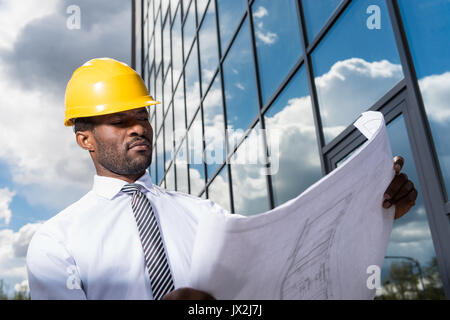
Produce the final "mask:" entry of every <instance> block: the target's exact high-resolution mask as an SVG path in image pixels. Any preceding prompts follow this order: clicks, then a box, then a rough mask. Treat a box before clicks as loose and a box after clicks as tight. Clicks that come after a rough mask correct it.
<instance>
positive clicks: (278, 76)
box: [252, 0, 303, 103]
mask: <svg viewBox="0 0 450 320" xmlns="http://www.w3.org/2000/svg"><path fill="white" fill-rule="evenodd" d="M295 1H296V0H283V1H271V0H257V1H255V2H254V3H253V6H252V10H253V21H254V29H255V30H254V31H255V39H256V48H257V53H258V63H259V72H260V77H261V86H262V96H263V103H265V102H266V101H267V100H268V99H269V98H270V96H271V95H272V94H273V92H274V91H275V89H276V88H277V87H278V86H279V85H280V83H281V82H282V80H283V79H284V78H285V77H286V75H287V74H288V72H289V71H290V69H291V68H292V67H293V65H294V64H295V63H296V62H297V61H298V59H299V58H300V57H301V55H302V52H303V50H302V46H301V42H300V30H299V25H298V15H297V6H296V4H295Z"/></svg>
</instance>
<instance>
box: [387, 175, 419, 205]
mask: <svg viewBox="0 0 450 320" xmlns="http://www.w3.org/2000/svg"><path fill="white" fill-rule="evenodd" d="M413 189H414V183H412V181H411V180H408V181H406V182H405V183H404V184H403V186H402V187H401V188H400V190H399V191H398V192H397V194H395V195H394V197H393V198H392V200H391V202H392V203H394V204H395V203H397V201H398V200H400V199H402V198H403V197H404V196H406V195H407V194H408V193H410V192H411V191H412V190H413Z"/></svg>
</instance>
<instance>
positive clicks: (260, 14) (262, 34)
mask: <svg viewBox="0 0 450 320" xmlns="http://www.w3.org/2000/svg"><path fill="white" fill-rule="evenodd" d="M268 15H269V12H268V11H267V9H266V8H264V7H258V9H257V10H256V11H255V12H254V13H253V16H254V17H255V26H256V28H255V35H256V37H257V38H258V39H259V40H260V41H261V42H262V43H264V44H266V45H272V44H274V43H275V42H276V41H277V40H278V35H277V34H276V33H274V32H271V31H269V30H267V31H266V30H265V29H264V23H263V21H262V18H264V17H266V16H268ZM258 44H259V43H258Z"/></svg>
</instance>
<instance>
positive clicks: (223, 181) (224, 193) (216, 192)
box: [208, 166, 231, 211]
mask: <svg viewBox="0 0 450 320" xmlns="http://www.w3.org/2000/svg"><path fill="white" fill-rule="evenodd" d="M229 190H230V189H229V187H228V171H227V167H226V166H225V167H223V168H222V170H221V171H220V173H219V174H218V175H217V177H216V178H215V179H214V181H213V182H211V184H210V185H209V187H208V198H209V199H211V200H212V201H214V202H215V203H217V204H218V205H219V206H221V207H222V208H224V209H226V210H228V211H231V205H230V192H229Z"/></svg>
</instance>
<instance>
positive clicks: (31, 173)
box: [0, 0, 450, 291]
mask: <svg viewBox="0 0 450 320" xmlns="http://www.w3.org/2000/svg"><path fill="white" fill-rule="evenodd" d="M440 1H441V2H439V1H438V0H432V1H429V2H427V3H434V4H436V3H441V4H442V3H444V2H445V3H448V2H446V1H444V0H440ZM184 2H186V1H184ZM304 2H305V15H306V17H307V21H306V22H307V27H309V29H308V35H309V38H311V39H312V38H314V36H315V35H316V34H317V32H318V31H319V29H320V27H321V25H322V24H323V22H324V21H326V20H327V18H328V17H329V15H330V14H331V13H332V12H333V10H334V8H335V7H336V6H337V5H338V4H339V1H336V0H334V1H331V0H327V1H323V2H320V3H319V2H318V1H315V0H311V1H304ZM400 2H402V1H400ZM204 3H205V1H202V7H203V8H204ZM73 4H75V5H78V6H79V7H80V10H81V24H80V29H74V30H71V29H68V28H67V20H68V18H69V17H70V14H68V13H67V8H68V6H69V5H73ZM372 4H376V5H378V6H379V7H380V13H381V16H380V17H381V28H380V29H374V30H373V29H368V28H367V25H366V21H367V19H368V17H369V15H368V14H367V12H366V9H367V7H368V6H369V5H372ZM321 6H323V7H321ZM436 6H437V5H436ZM436 6H435V7H433V6H432V5H430V6H428V7H427V9H428V10H429V12H433V14H435V15H436V14H439V10H438V9H439V8H440V9H441V10H440V11H441V13H440V14H442V15H443V16H445V14H446V13H449V12H450V9H449V8H448V5H445V6H442V7H445V8H446V10H447V11H445V10H442V7H439V6H437V7H436ZM436 8H438V9H436ZM244 9H245V5H244V2H243V1H241V2H240V1H233V2H231V1H219V10H221V11H219V18H220V25H222V26H226V28H222V29H221V33H220V34H221V35H222V36H224V37H225V41H223V42H222V52H224V51H225V48H226V45H227V44H228V43H229V41H231V36H232V33H233V32H234V30H235V28H236V27H237V26H238V23H239V19H240V18H241V17H242V13H243V10H244ZM252 9H253V19H254V28H255V40H256V49H257V57H258V70H259V72H260V80H261V85H262V88H263V92H262V99H263V104H265V103H267V101H269V99H270V98H271V97H272V95H273V93H274V91H275V89H276V87H277V86H278V85H279V84H280V82H281V81H282V80H283V79H284V78H285V77H286V75H287V73H288V72H289V70H290V69H291V68H292V66H294V64H295V63H296V61H297V60H298V58H299V57H300V56H301V54H302V47H301V42H300V38H299V34H298V33H297V32H292V30H297V31H298V24H297V20H296V15H295V6H294V5H293V1H286V2H283V4H282V5H280V4H279V3H278V2H275V1H268V0H255V1H254V3H253V8H252ZM347 9H348V10H346V12H345V13H344V15H343V16H344V17H347V19H346V20H345V21H342V22H338V23H337V24H336V26H335V28H334V29H333V30H332V31H331V33H330V36H326V37H325V38H324V39H325V41H324V43H323V44H319V46H318V47H317V50H316V51H315V53H314V54H313V55H312V63H313V68H314V70H315V72H316V73H315V83H316V86H317V89H318V96H319V103H320V111H321V116H322V121H323V123H324V125H325V132H324V133H325V136H326V139H327V141H330V140H332V139H333V138H334V137H335V136H336V135H338V134H339V133H340V132H341V131H342V130H343V129H344V128H345V127H346V126H348V125H349V124H350V123H351V122H352V121H353V120H355V119H356V117H357V116H358V114H359V113H360V112H361V111H364V110H365V109H367V108H369V107H370V106H371V105H372V104H373V103H374V102H376V101H377V100H378V99H379V98H381V96H382V95H384V94H385V93H386V92H387V91H388V90H389V89H390V88H392V87H393V86H394V85H395V84H396V83H398V81H400V80H401V79H402V78H403V70H402V67H401V64H400V59H399V57H398V52H397V51H396V49H395V42H394V39H393V35H392V29H391V27H390V24H389V20H388V15H387V11H386V7H385V4H384V1H381V0H371V1H366V0H364V1H363V0H360V1H357V2H356V4H354V5H350V6H349V8H347ZM214 10H215V9H214V8H212V7H211V6H210V7H209V8H208V11H207V14H206V18H205V24H204V25H203V26H202V28H201V29H200V39H199V41H200V52H199V53H197V52H196V47H194V49H193V51H192V52H191V53H190V55H189V56H187V53H186V52H185V57H186V58H187V59H189V60H188V66H187V70H188V72H187V75H186V79H185V80H186V95H187V97H186V100H187V101H190V102H192V101H193V102H194V103H190V104H189V105H188V117H189V119H188V120H193V119H194V114H195V110H196V106H197V104H198V101H199V94H200V93H199V92H200V90H201V91H202V92H203V94H204V95H205V94H206V98H205V101H204V121H205V134H206V135H207V137H206V138H207V142H208V144H209V146H210V148H211V149H215V150H218V149H221V148H222V149H223V148H224V147H223V146H224V141H223V138H221V136H222V134H221V133H222V132H223V130H224V126H225V123H224V121H225V120H224V116H223V113H222V110H223V106H222V92H221V90H222V89H221V85H220V83H219V82H218V77H216V78H215V79H213V78H212V76H213V75H214V71H215V70H216V68H217V64H218V56H217V52H218V48H217V44H216V42H217V33H216V30H215V20H214V19H212V18H211V17H214ZM402 10H403V9H402ZM417 10H424V9H423V8H419V7H418V9H417ZM433 10H434V11H433ZM427 12H428V11H427ZM436 12H437V13H436ZM442 12H446V13H442ZM172 13H174V11H173V10H172ZM403 14H404V15H405V16H406V15H408V16H409V15H411V19H412V20H413V21H414V17H415V16H417V15H418V13H417V12H415V11H414V10H412V9H411V10H409V11H408V10H407V9H405V10H404V13H403ZM281 15H283V16H282V19H280V16H281ZM177 17H178V18H179V13H178V16H177ZM130 18H131V13H130V4H129V1H125V0H114V1H111V0H98V1H95V2H94V1H89V0H83V1H82V0H73V1H63V0H45V1H39V2H37V1H34V0H22V1H13V0H0V92H2V95H1V96H0V108H1V111H2V117H1V118H0V144H1V145H2V148H1V149H0V279H4V280H5V282H6V283H7V285H8V288H9V289H10V291H11V290H13V289H14V288H15V287H16V288H19V287H23V286H26V269H25V254H26V248H27V246H28V243H29V241H30V239H31V237H32V235H33V233H34V232H35V230H37V228H38V227H39V225H40V224H42V223H43V222H44V221H46V220H48V219H49V218H51V217H52V216H54V215H55V214H57V213H58V212H59V211H61V210H62V209H64V208H65V207H67V206H68V205H70V204H71V203H73V202H74V201H76V200H78V199H79V198H80V197H81V196H82V195H83V194H84V193H86V192H87V191H88V190H89V189H90V187H91V183H92V175H93V174H94V168H93V166H92V164H91V160H90V159H89V157H88V155H87V154H86V153H85V152H83V151H82V150H81V149H80V148H79V147H78V146H77V145H76V143H75V139H74V134H73V132H72V130H71V129H70V128H66V127H64V126H63V119H64V91H65V86H66V84H67V82H68V80H69V79H70V76H71V74H72V72H73V71H74V70H75V69H76V68H77V67H78V66H80V65H82V64H83V63H84V62H86V61H87V60H89V59H92V58H96V57H105V56H108V57H112V58H115V59H118V60H120V61H123V62H125V63H128V64H129V63H130V60H131V59H130V53H131V47H130V46H131V40H130V34H131V30H130V23H131V22H130V21H131V20H130ZM188 21H192V18H191V19H188ZM434 21H439V19H435V20H433V22H434ZM431 22H432V21H430V20H429V19H428V20H424V21H422V22H421V23H422V24H423V25H433V23H431ZM434 24H438V22H434ZM175 25H176V26H177V24H175ZM407 25H408V24H407ZM178 26H179V25H178ZM447 27H448V26H447ZM249 28H250V25H249V23H248V21H247V20H246V21H244V24H243V25H242V27H241V30H240V32H239V34H238V36H237V37H236V39H235V41H234V42H233V46H232V47H231V49H230V51H229V52H228V55H227V57H226V59H225V61H224V65H223V66H224V68H223V70H224V80H225V83H224V88H225V100H226V103H227V106H228V108H229V109H228V110H229V111H228V112H229V113H228V114H227V121H228V122H227V124H228V127H229V128H230V129H232V130H234V131H231V133H230V134H231V135H230V143H234V142H235V141H237V138H239V137H241V136H242V133H243V130H245V129H246V128H247V127H248V125H249V124H250V123H251V121H252V120H253V119H254V118H255V116H256V112H257V109H256V108H258V104H257V101H258V97H257V91H256V87H255V78H254V77H255V69H254V67H255V66H254V64H253V60H252V59H253V56H252V54H251V46H250V42H249V39H250V37H251V36H250V32H249ZM411 28H412V27H411ZM430 28H431V27H430ZM435 28H436V29H437V30H442V29H443V27H442V26H437V27H435ZM444 29H445V28H444ZM445 30H447V31H444V32H443V33H433V34H435V35H436V37H437V38H439V37H441V38H442V37H445V36H446V35H448V29H445ZM408 35H409V36H410V37H411V41H412V42H413V43H418V44H419V45H415V46H414V52H415V54H414V59H416V60H417V61H420V63H421V66H420V69H419V70H425V71H423V72H420V73H418V75H419V85H420V87H421V90H422V94H423V97H424V101H425V102H426V106H427V110H431V111H430V112H429V119H430V121H431V122H432V129H433V130H435V132H436V133H437V134H436V135H437V136H439V134H440V133H441V132H444V133H446V134H447V135H445V134H442V136H448V128H449V125H450V113H449V112H448V107H447V105H448V103H447V101H448V99H449V96H448V92H450V76H449V74H450V68H449V66H448V64H445V63H444V61H447V62H448V57H447V56H445V55H444V54H440V55H439V57H438V59H436V60H434V59H429V56H428V55H429V52H426V50H423V49H421V45H420V43H423V42H425V41H427V40H428V39H429V38H432V37H429V33H425V32H424V33H421V32H420V33H418V32H410V33H408ZM172 37H173V39H174V43H175V42H176V43H178V41H181V38H180V36H179V34H177V33H174V32H173V31H172ZM428 41H431V40H428ZM187 42H188V43H190V42H189V41H187ZM436 43H438V44H439V46H443V45H442V41H440V42H439V41H436ZM174 47H175V44H174ZM416 47H417V48H416ZM176 48H179V47H176ZM438 48H439V49H440V50H446V49H450V48H448V41H447V45H446V47H438ZM438 52H439V53H442V52H444V51H442V52H441V51H438ZM446 52H448V50H447V51H446ZM172 54H173V56H174V57H176V59H180V58H182V53H181V50H174V51H173V52H172ZM197 54H199V56H200V61H201V66H202V70H201V76H202V83H200V79H199V77H198V74H197V75H196V74H195V72H191V71H190V70H193V67H195V65H196V63H197V58H196V56H195V55H197ZM162 60H163V59H162ZM424 61H425V62H424ZM180 68H181V66H180V64H179V63H175V64H174V67H173V74H174V79H173V82H174V85H175V84H176V83H177V80H178V75H179V74H180ZM157 79H158V80H157V85H158V87H157V88H149V89H150V91H151V92H152V94H154V95H155V98H156V99H161V97H162V96H163V92H164V95H166V91H167V89H164V84H163V82H162V77H161V73H160V74H159V77H158V78H157ZM209 81H212V82H213V85H212V86H211V87H208V83H209ZM181 83H182V82H181ZM179 88H181V90H180V89H178V90H177V91H176V94H175V97H174V101H173V106H172V107H173V108H174V110H175V113H174V114H175V117H174V120H175V128H178V127H179V126H180V124H181V123H184V113H181V112H179V110H180V106H182V104H183V103H184V102H182V101H183V100H184V98H183V96H182V90H183V88H182V87H179ZM208 88H209V90H208V91H207V92H206V89H208ZM3 93H6V94H3ZM180 93H181V94H180ZM164 107H165V108H167V107H169V106H166V105H165V106H164ZM157 110H158V111H157V112H161V111H160V110H162V109H157ZM164 110H167V109H164ZM177 111H178V112H177ZM264 117H265V123H266V127H267V128H271V129H274V130H278V133H279V135H280V136H281V137H283V140H281V142H280V144H279V146H278V148H279V155H280V158H279V171H278V172H276V173H274V175H273V177H272V180H273V184H274V194H275V201H276V203H277V204H281V203H283V202H285V201H287V200H289V199H290V198H292V197H294V196H295V195H297V194H299V193H301V192H302V191H303V190H305V189H306V188H307V187H308V186H309V185H311V184H312V183H314V182H315V181H317V180H318V179H319V178H320V174H321V173H320V172H321V171H320V163H319V161H318V151H317V141H316V134H315V128H314V121H313V120H312V105H311V98H310V94H309V89H308V84H307V81H306V74H305V70H304V68H300V70H299V71H298V72H297V73H296V74H295V75H294V76H293V77H292V79H291V81H290V83H289V84H288V85H287V87H286V90H285V91H284V92H283V94H281V95H280V96H279V97H277V99H276V100H275V101H274V103H273V105H272V106H271V107H270V108H269V110H268V111H267V113H266V114H265V115H264ZM198 118H199V114H197V117H196V118H195V119H194V123H196V122H195V121H196V120H198ZM166 124H167V123H166ZM152 125H153V123H152ZM158 127H159V125H158ZM257 128H258V126H257ZM201 130H202V128H201V126H199V125H194V126H193V127H192V129H191V131H190V132H189V136H191V137H196V136H197V137H198V136H199V135H201ZM388 131H389V134H390V137H392V140H391V144H392V148H393V151H394V153H395V154H400V155H403V156H405V158H406V165H405V169H404V170H405V172H407V173H408V176H409V177H410V178H411V180H413V181H414V183H415V184H416V185H417V184H418V179H417V173H416V172H415V168H414V163H413V159H412V156H411V151H410V148H409V144H408V143H407V135H406V132H405V127H404V122H403V119H402V118H399V119H397V120H396V121H395V122H393V123H392V125H391V126H390V127H389V128H388ZM255 133H256V131H255ZM175 135H176V133H175ZM258 139H259V137H258V136H257V135H255V137H252V139H249V141H247V142H246V143H244V144H243V147H248V148H249V149H248V150H250V151H248V150H247V154H248V153H252V152H253V151H254V152H255V153H257V152H259V151H260V150H259V151H258V150H256V151H255V150H254V149H252V148H257V147H258V145H259V146H260V143H261V141H260V140H258ZM190 141H195V139H190ZM275 142H276V141H274V143H275ZM161 143H162V140H157V144H158V145H160V144H161ZM180 143H181V141H180ZM184 143H186V142H184ZM190 143H191V142H190ZM293 145H295V148H293V147H292V146H293ZM441 145H442V148H441V149H440V150H442V152H440V153H439V154H442V159H443V160H442V163H443V166H445V165H446V164H450V156H449V154H450V148H449V147H448V144H447V145H445V142H441V144H440V146H441ZM190 147H192V148H193V151H192V152H191V154H190V156H191V157H193V158H197V159H198V157H200V158H201V156H202V154H201V150H200V149H199V148H197V147H195V146H192V145H191V146H190ZM242 150H244V149H242ZM244 155H245V152H244V151H242V152H238V157H237V158H239V157H240V156H244ZM167 156H168V155H166V157H167ZM210 156H211V157H212V155H210ZM155 157H156V158H158V160H159V161H158V168H157V170H158V171H159V172H162V171H163V170H164V167H163V159H164V158H163V154H162V152H161V151H160V149H158V152H154V159H155ZM185 157H186V154H184V155H182V156H180V157H179V158H177V164H179V165H178V166H177V180H178V183H179V184H181V185H182V190H183V191H187V187H186V185H187V173H186V171H187V170H186V167H183V166H182V164H184V165H186V161H187V159H186V158H185ZM166 162H167V164H168V161H166ZM183 168H184V169H185V172H183V170H181V169H183ZM449 168H450V166H449ZM217 169H218V166H217V165H214V164H212V165H208V170H210V171H208V175H211V172H212V170H217ZM152 170H153V171H151V172H155V168H154V167H152ZM260 170H261V167H260V166H242V165H238V164H233V165H232V167H231V173H232V177H233V198H234V205H235V209H236V212H238V213H242V214H247V215H251V214H256V213H260V212H263V211H265V210H268V209H269V208H268V201H267V192H268V191H267V187H266V180H265V179H266V177H265V176H264V175H261V171H260ZM293 173H295V174H293ZM189 175H190V179H191V190H192V191H193V193H196V192H198V191H199V190H201V189H202V186H203V185H204V173H203V170H202V166H191V167H190V169H189ZM168 176H169V177H171V178H172V179H173V169H172V171H171V172H170V173H169V174H168ZM227 179H228V178H227V171H226V170H222V171H221V172H220V174H219V175H218V176H217V178H216V180H214V182H213V183H212V184H211V186H210V189H209V193H210V197H211V198H212V199H213V200H214V201H216V202H217V203H219V204H220V205H222V206H223V207H225V208H226V209H230V199H229V195H228V192H224V191H223V190H227V191H228V180H227ZM171 186H172V184H170V183H169V184H168V186H167V187H168V188H169V189H170V188H171ZM388 254H390V255H400V254H401V255H409V256H413V257H415V258H417V259H418V260H419V261H420V262H421V263H423V264H425V263H426V262H428V260H429V259H430V257H432V256H433V255H434V249H433V244H432V240H431V234H430V231H429V227H428V224H427V219H426V211H425V208H424V206H423V200H421V198H420V197H419V200H418V201H417V205H416V207H415V208H414V209H413V210H412V211H411V212H410V213H409V214H408V215H407V216H405V217H404V218H402V219H400V220H398V221H396V222H395V224H394V230H393V233H392V236H391V242H390V244H389V247H388Z"/></svg>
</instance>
